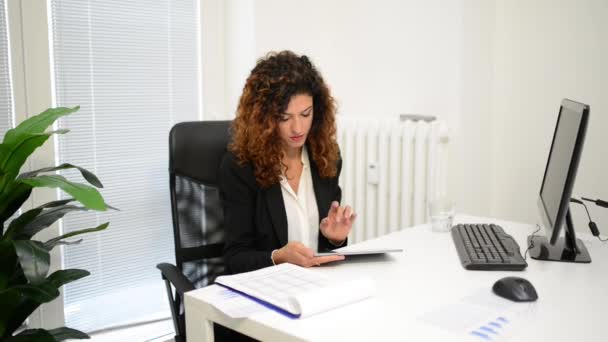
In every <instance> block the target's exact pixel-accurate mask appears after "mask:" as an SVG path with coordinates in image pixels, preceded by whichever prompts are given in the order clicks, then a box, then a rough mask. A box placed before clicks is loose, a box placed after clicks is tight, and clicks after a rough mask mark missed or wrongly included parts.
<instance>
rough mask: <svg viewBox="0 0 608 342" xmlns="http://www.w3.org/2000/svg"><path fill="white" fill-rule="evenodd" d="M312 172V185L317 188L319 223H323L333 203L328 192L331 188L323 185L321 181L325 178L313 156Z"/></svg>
mask: <svg viewBox="0 0 608 342" xmlns="http://www.w3.org/2000/svg"><path fill="white" fill-rule="evenodd" d="M310 174H311V175H312V187H313V189H314V190H315V198H316V199H317V209H318V210H319V223H321V220H322V219H324V218H325V217H326V216H327V212H328V211H329V206H330V204H331V203H330V194H329V193H328V190H329V189H328V188H327V187H326V186H322V184H321V183H322V182H323V180H322V179H321V176H319V170H318V169H317V165H315V163H314V162H313V160H312V158H310Z"/></svg>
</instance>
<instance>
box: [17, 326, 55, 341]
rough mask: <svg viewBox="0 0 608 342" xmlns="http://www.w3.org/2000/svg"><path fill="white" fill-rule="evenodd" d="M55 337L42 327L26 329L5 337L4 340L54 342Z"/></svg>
mask: <svg viewBox="0 0 608 342" xmlns="http://www.w3.org/2000/svg"><path fill="white" fill-rule="evenodd" d="M55 341H56V340H55V337H53V335H52V334H51V333H50V332H48V331H46V330H44V329H27V330H23V331H22V332H20V333H19V334H17V335H15V336H11V337H9V338H7V339H6V342H55Z"/></svg>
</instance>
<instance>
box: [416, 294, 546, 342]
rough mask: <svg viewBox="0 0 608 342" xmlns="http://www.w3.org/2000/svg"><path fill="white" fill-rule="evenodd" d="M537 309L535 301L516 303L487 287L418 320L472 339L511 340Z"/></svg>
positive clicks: (436, 309)
mask: <svg viewBox="0 0 608 342" xmlns="http://www.w3.org/2000/svg"><path fill="white" fill-rule="evenodd" d="M535 308H536V303H535V302H532V303H515V302H512V301H509V300H507V299H504V298H501V297H498V296H496V295H495V294H494V293H493V292H492V290H491V289H487V288H484V289H479V290H477V291H476V292H474V293H473V294H471V295H469V296H467V297H464V298H461V299H460V300H457V301H454V302H452V303H448V304H444V305H441V306H440V307H438V308H435V309H433V310H432V311H430V312H427V313H424V314H423V315H421V316H420V317H419V319H420V320H422V321H424V322H426V323H428V324H431V325H434V326H436V327H439V328H441V329H444V330H447V331H450V332H451V333H455V334H458V335H465V336H467V337H468V338H469V340H470V341H499V342H500V341H507V340H509V338H510V337H511V335H512V334H513V333H514V332H516V331H517V327H518V325H520V324H524V323H525V318H526V317H529V315H530V314H531V313H533V312H534V311H535Z"/></svg>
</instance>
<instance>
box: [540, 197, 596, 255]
mask: <svg viewBox="0 0 608 342" xmlns="http://www.w3.org/2000/svg"><path fill="white" fill-rule="evenodd" d="M528 246H532V247H531V248H530V256H531V257H532V259H537V260H550V261H562V262H579V263H590V262H591V256H590V255H589V252H588V251H587V247H585V244H584V243H583V241H581V240H580V239H577V238H576V234H575V233H574V225H573V224H572V216H570V208H568V211H567V213H566V236H565V238H561V237H560V238H559V239H557V241H556V242H555V244H554V245H552V244H550V243H549V240H547V238H546V237H545V236H532V235H530V236H528Z"/></svg>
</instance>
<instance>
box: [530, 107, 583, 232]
mask: <svg viewBox="0 0 608 342" xmlns="http://www.w3.org/2000/svg"><path fill="white" fill-rule="evenodd" d="M581 120H582V114H581V113H580V112H578V113H577V112H576V111H575V110H573V109H572V108H570V107H565V106H562V107H561V110H560V114H559V117H558V121H557V127H556V129H555V135H554V138H553V145H552V146H551V152H550V153H549V160H548V161H547V168H546V170H545V178H544V182H543V184H542V187H541V190H540V197H541V198H542V200H543V203H544V204H545V210H546V212H547V218H548V219H549V223H550V225H551V226H553V225H555V223H556V222H557V221H560V220H559V219H558V214H559V209H560V206H561V205H562V201H563V200H566V201H568V200H569V197H570V196H569V195H568V198H566V199H564V198H563V197H564V196H563V192H564V188H565V187H566V180H567V179H568V171H569V170H570V167H571V164H572V159H573V158H572V156H573V154H574V146H575V145H576V139H577V136H578V131H579V127H580V125H581Z"/></svg>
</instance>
